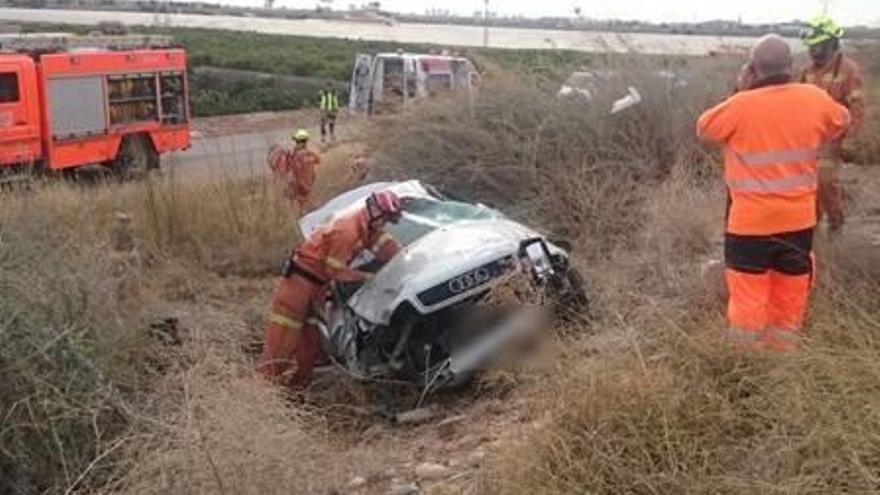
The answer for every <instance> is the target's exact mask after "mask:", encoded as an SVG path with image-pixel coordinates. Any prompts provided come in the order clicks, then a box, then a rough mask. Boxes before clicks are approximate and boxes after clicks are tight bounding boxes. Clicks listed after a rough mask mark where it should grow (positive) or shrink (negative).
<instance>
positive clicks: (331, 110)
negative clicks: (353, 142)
mask: <svg viewBox="0 0 880 495" xmlns="http://www.w3.org/2000/svg"><path fill="white" fill-rule="evenodd" d="M319 107H320V109H321V144H324V143H326V142H327V140H328V139H329V140H330V142H331V143H334V142H336V117H337V115H338V114H339V95H338V94H336V90H335V89H333V83H332V82H329V81H328V82H327V86H326V87H325V88H324V89H323V90H321V95H320V102H319Z"/></svg>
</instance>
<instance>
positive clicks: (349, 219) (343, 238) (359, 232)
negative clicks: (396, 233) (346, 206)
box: [294, 208, 400, 281]
mask: <svg viewBox="0 0 880 495" xmlns="http://www.w3.org/2000/svg"><path fill="white" fill-rule="evenodd" d="M367 215H368V214H367V211H366V209H365V208H360V209H358V210H356V211H354V212H351V213H349V214H347V215H343V216H341V217H339V218H337V219H336V220H334V221H332V222H331V223H330V224H328V225H325V226H324V227H322V228H320V229H318V230H317V231H316V232H314V233H313V234H312V235H311V236H309V238H308V239H306V241H305V242H303V244H302V245H301V246H300V247H299V248H298V249H297V250H296V253H295V254H294V259H295V261H296V262H297V263H300V264H301V265H303V266H304V267H305V268H307V269H309V270H311V271H312V272H313V273H315V274H316V275H318V276H320V277H323V278H325V279H328V280H339V281H356V280H357V277H352V276H351V275H352V273H351V270H349V269H348V266H349V264H351V262H352V261H353V260H354V259H355V258H356V257H357V256H358V255H359V254H360V253H361V252H363V251H365V250H368V251H372V252H373V253H374V254H375V255H376V258H377V259H378V260H379V261H383V262H385V261H388V260H390V259H391V258H393V257H394V255H395V254H397V252H398V251H399V250H400V245H399V244H398V243H397V241H395V240H394V239H393V238H392V237H391V235H389V234H388V233H386V232H385V231H384V230H382V229H379V230H376V229H371V228H370V226H369V220H368V216H367ZM353 279H354V280H353Z"/></svg>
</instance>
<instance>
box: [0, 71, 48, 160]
mask: <svg viewBox="0 0 880 495" xmlns="http://www.w3.org/2000/svg"><path fill="white" fill-rule="evenodd" d="M40 150H41V146H40V98H39V92H38V91H37V75H36V68H35V66H34V63H33V60H31V58H30V57H27V56H24V55H0V165H11V164H28V163H33V162H36V161H38V160H39V159H40V158H41V157H42V153H41V151H40Z"/></svg>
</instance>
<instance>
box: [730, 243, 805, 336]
mask: <svg viewBox="0 0 880 495" xmlns="http://www.w3.org/2000/svg"><path fill="white" fill-rule="evenodd" d="M812 246H813V230H812V229H810V230H805V231H800V232H791V233H784V234H777V235H772V236H740V235H734V234H727V235H726V237H725V249H724V251H725V264H726V272H725V278H726V280H727V287H728V290H729V299H728V306H727V319H728V324H729V327H728V332H727V339H728V340H729V341H730V342H731V343H733V344H734V345H738V346H742V347H745V348H748V349H753V350H765V349H766V350H772V351H780V352H785V351H793V350H796V349H797V348H798V346H799V342H800V338H801V328H802V327H803V323H804V315H805V314H806V311H807V305H808V303H809V297H810V287H811V285H812V278H813V263H812V256H811V253H812Z"/></svg>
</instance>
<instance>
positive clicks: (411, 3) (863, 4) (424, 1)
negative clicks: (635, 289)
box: [214, 0, 880, 24]
mask: <svg viewBox="0 0 880 495" xmlns="http://www.w3.org/2000/svg"><path fill="white" fill-rule="evenodd" d="M214 1H218V2H220V3H232V4H238V5H261V4H262V3H263V2H262V0H214ZM323 1H325V2H326V1H332V5H333V6H334V7H335V8H337V9H344V8H347V7H348V5H350V4H358V5H359V4H361V3H364V1H363V0H323ZM318 3H319V0H276V4H277V5H285V6H290V7H305V8H311V7H314V6H315V5H317V4H318ZM829 3H830V5H831V13H832V14H834V15H835V16H836V17H838V18H839V19H840V20H841V22H844V23H847V24H858V23H862V24H878V23H880V0H829ZM821 5H822V1H821V0H489V6H490V9H491V10H496V11H499V12H501V13H504V14H522V15H527V16H542V15H547V16H558V15H571V14H572V12H573V10H574V8H575V7H580V8H581V10H582V12H583V15H585V16H587V17H591V18H602V19H607V18H616V19H640V20H651V21H670V20H678V21H699V20H705V19H737V18H740V17H741V18H742V19H743V21H746V22H762V21H780V20H790V19H793V18H808V17H812V16H813V15H815V14H816V13H818V12H820V9H821ZM382 6H383V8H386V9H388V10H394V11H398V12H418V13H423V12H425V10H426V9H429V8H440V9H447V10H450V11H452V12H455V13H459V14H466V15H470V14H472V13H473V12H474V11H475V10H482V7H483V0H383V1H382Z"/></svg>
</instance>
